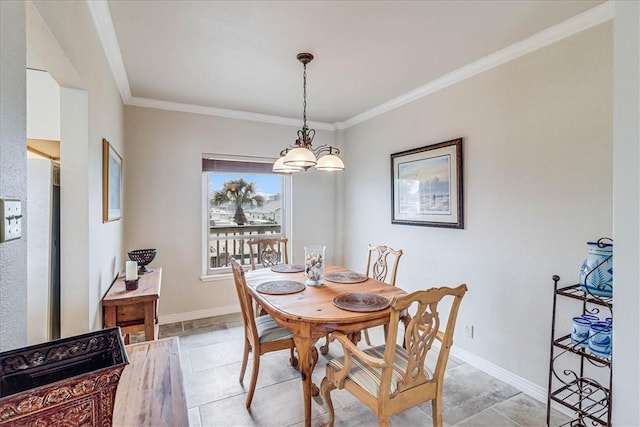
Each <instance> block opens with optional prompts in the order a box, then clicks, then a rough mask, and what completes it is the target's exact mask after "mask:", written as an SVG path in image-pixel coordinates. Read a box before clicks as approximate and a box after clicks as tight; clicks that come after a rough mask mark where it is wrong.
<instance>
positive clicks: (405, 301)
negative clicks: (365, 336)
mask: <svg viewBox="0 0 640 427" xmlns="http://www.w3.org/2000/svg"><path fill="white" fill-rule="evenodd" d="M465 292H467V285H460V286H458V287H456V288H449V287H441V288H432V289H428V290H426V291H417V292H413V293H411V294H409V295H405V296H401V297H395V298H394V299H393V300H391V309H392V311H391V320H390V322H389V333H388V334H387V341H386V348H385V353H384V360H385V361H386V362H387V367H385V368H383V371H382V378H381V384H380V393H381V395H380V398H383V399H384V398H387V399H388V398H393V397H395V396H397V395H398V394H400V393H403V392H405V391H408V392H411V389H413V388H415V387H418V386H420V385H423V384H425V383H427V382H437V383H440V384H442V381H443V379H444V372H445V369H446V367H447V361H448V360H449V350H450V349H451V345H452V344H453V331H454V329H455V325H456V318H457V316H458V309H459V307H460V302H461V301H462V297H463V296H464V294H465ZM446 298H448V299H453V301H452V302H451V308H450V310H449V317H448V318H447V319H446V325H445V326H444V328H445V329H444V331H442V330H440V327H441V326H443V325H442V320H443V319H441V318H440V312H439V311H438V304H439V303H440V302H442V301H443V300H445V299H446ZM409 307H411V311H413V310H414V309H415V314H414V315H413V318H412V319H411V321H410V322H409V324H408V325H407V326H406V328H405V333H404V343H405V346H406V351H407V355H408V364H407V369H406V371H405V372H404V374H403V376H402V379H401V380H400V381H399V382H398V384H397V388H396V390H395V391H394V392H393V393H392V394H391V395H389V394H388V391H389V390H390V384H391V379H392V373H393V360H394V358H395V353H396V342H397V334H398V329H399V327H398V323H399V320H400V317H401V316H402V315H403V312H405V313H406V311H405V310H407V309H409ZM436 339H437V340H439V341H440V351H439V353H438V360H437V362H436V366H435V370H434V372H433V377H431V378H430V376H429V375H428V374H427V372H425V370H426V368H425V359H426V357H427V354H428V353H429V351H430V350H431V347H432V345H433V341H434V340H436ZM383 390H386V391H387V393H386V396H385V395H384V392H383ZM417 391H419V390H417V389H416V392H417Z"/></svg>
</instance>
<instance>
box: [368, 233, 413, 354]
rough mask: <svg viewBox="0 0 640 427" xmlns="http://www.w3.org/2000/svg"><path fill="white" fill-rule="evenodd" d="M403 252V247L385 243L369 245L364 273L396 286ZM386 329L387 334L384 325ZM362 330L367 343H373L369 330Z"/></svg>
mask: <svg viewBox="0 0 640 427" xmlns="http://www.w3.org/2000/svg"><path fill="white" fill-rule="evenodd" d="M402 254H403V252H402V249H398V250H396V249H393V248H390V247H389V246H384V245H376V246H372V245H369V247H368V248H367V268H366V269H365V273H364V274H365V275H366V276H368V277H372V278H374V279H376V280H379V281H381V282H384V283H386V284H388V285H391V286H395V285H396V273H397V272H398V262H399V261H400V257H401V256H402ZM389 257H391V259H389ZM384 330H385V336H386V333H387V326H386V325H385V326H384ZM362 332H363V333H364V340H365V342H366V343H367V345H371V339H370V338H369V330H368V329H365V330H364V331H362Z"/></svg>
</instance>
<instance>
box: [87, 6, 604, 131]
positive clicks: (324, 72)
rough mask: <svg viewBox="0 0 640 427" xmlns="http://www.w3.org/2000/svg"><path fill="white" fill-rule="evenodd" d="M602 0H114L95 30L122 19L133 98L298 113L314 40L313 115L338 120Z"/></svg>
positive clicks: (116, 26)
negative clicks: (305, 59) (305, 55)
mask: <svg viewBox="0 0 640 427" xmlns="http://www.w3.org/2000/svg"><path fill="white" fill-rule="evenodd" d="M91 3H93V2H89V4H90V7H92V9H93V10H92V13H94V19H95V13H96V12H95V10H96V8H95V6H91ZM600 3H602V1H600V0H584V1H583V0H564V1H554V0H548V1H541V0H538V1H524V0H518V1H516V0H513V1H505V0H501V1H489V0H485V1H480V0H477V1H269V2H262V1H150V0H143V1H108V2H107V3H105V4H106V5H108V8H106V7H105V8H104V10H105V11H107V10H108V13H106V14H105V13H103V16H106V17H107V23H108V24H109V22H108V16H109V14H110V16H111V21H112V28H109V25H106V26H105V25H102V26H100V25H98V30H99V32H100V35H101V38H102V40H103V42H104V40H105V39H108V37H109V33H111V36H113V30H115V39H117V45H116V49H111V50H109V49H107V55H108V56H109V59H110V62H111V65H112V68H113V67H114V62H116V63H117V62H118V61H121V62H120V64H121V65H123V69H122V70H121V71H123V72H121V73H120V76H118V73H117V70H116V71H115V73H114V74H116V80H117V81H118V84H119V85H120V87H121V92H123V93H124V92H126V91H127V89H128V90H129V91H130V96H131V97H132V98H133V99H134V100H137V102H127V100H125V102H127V103H133V104H136V103H137V104H141V103H149V102H154V101H149V100H156V101H167V102H171V103H179V104H189V105H195V106H201V107H212V108H214V109H222V110H236V111H241V112H247V113H257V114H264V115H269V116H277V117H285V118H289V119H296V120H301V118H302V65H301V64H300V63H299V62H298V61H297V60H296V54H298V53H299V52H310V53H312V54H313V55H314V56H315V59H314V61H313V62H311V63H310V64H309V65H308V66H307V70H308V71H307V118H308V119H309V120H310V121H312V122H324V123H340V122H345V121H348V120H350V119H353V118H354V117H355V116H358V115H362V114H363V113H365V114H366V112H367V111H371V110H372V109H375V108H376V107H379V106H380V105H381V104H384V103H387V102H388V101H390V100H392V99H394V98H396V97H401V96H403V95H405V94H407V93H408V92H410V91H412V90H415V89H416V88H420V87H422V86H424V85H428V84H429V83H430V82H433V81H436V80H437V79H438V78H441V77H442V76H444V75H447V74H449V73H452V72H454V71H455V70H458V69H460V68H461V67H464V66H466V65H468V64H470V63H474V61H478V60H481V59H482V58H484V57H487V55H490V54H494V53H495V52H497V51H500V50H501V49H504V48H507V47H510V46H513V45H514V44H515V43H518V42H521V41H523V40H525V39H528V38H530V37H531V36H532V35H534V34H536V33H539V32H541V31H543V30H545V31H550V30H551V27H554V26H557V25H558V24H561V23H563V22H564V21H566V20H567V19H569V18H571V17H573V16H575V15H578V14H580V13H581V12H584V11H586V10H588V9H591V8H593V7H595V6H597V5H599V4H600ZM574 32H575V30H574ZM117 46H119V52H118V49H117ZM119 55H121V59H120V58H118V56H119ZM116 68H117V64H116ZM127 85H128V88H124V89H123V87H122V86H127ZM123 96H124V95H123ZM127 96H128V95H127ZM142 101H144V102H142Z"/></svg>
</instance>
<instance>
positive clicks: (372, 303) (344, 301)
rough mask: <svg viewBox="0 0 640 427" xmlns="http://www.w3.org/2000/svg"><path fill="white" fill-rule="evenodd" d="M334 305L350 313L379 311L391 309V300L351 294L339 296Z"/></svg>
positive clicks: (373, 295)
mask: <svg viewBox="0 0 640 427" xmlns="http://www.w3.org/2000/svg"><path fill="white" fill-rule="evenodd" d="M333 305H335V306H336V307H338V308H341V309H343V310H348V311H361V312H366V311H378V310H384V309H385V308H387V307H389V300H388V299H386V298H385V297H381V296H380V295H375V294H363V293H357V292H356V293H350V294H342V295H338V296H337V297H335V298H334V299H333Z"/></svg>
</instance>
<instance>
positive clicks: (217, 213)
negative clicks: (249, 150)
mask: <svg viewBox="0 0 640 427" xmlns="http://www.w3.org/2000/svg"><path fill="white" fill-rule="evenodd" d="M273 161H274V160H267V161H265V160H264V159H260V160H258V161H250V160H246V159H244V158H240V159H238V160H233V159H232V158H230V157H228V156H225V158H224V159H216V158H211V157H205V156H204V155H203V159H202V174H203V180H202V181H203V195H204V197H206V199H205V201H204V203H203V206H205V207H206V212H205V217H204V222H206V226H205V227H206V230H207V231H206V233H207V234H206V239H203V240H206V244H205V245H204V251H205V255H204V257H203V259H204V260H205V263H204V265H203V276H209V275H216V274H218V273H228V272H229V271H230V270H229V261H228V260H229V259H230V258H231V257H233V258H235V259H236V260H237V261H238V262H240V263H241V264H242V265H244V266H249V265H250V264H251V260H250V258H249V257H250V251H249V247H248V245H247V241H248V240H250V239H255V238H260V237H267V236H269V237H279V236H282V237H285V236H286V233H285V230H286V227H285V225H286V221H285V218H286V212H285V209H284V207H285V206H286V204H285V200H286V199H287V197H288V194H289V187H290V185H288V184H289V183H290V177H287V176H283V175H279V174H275V173H273V172H272V170H271V169H272V165H273Z"/></svg>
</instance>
